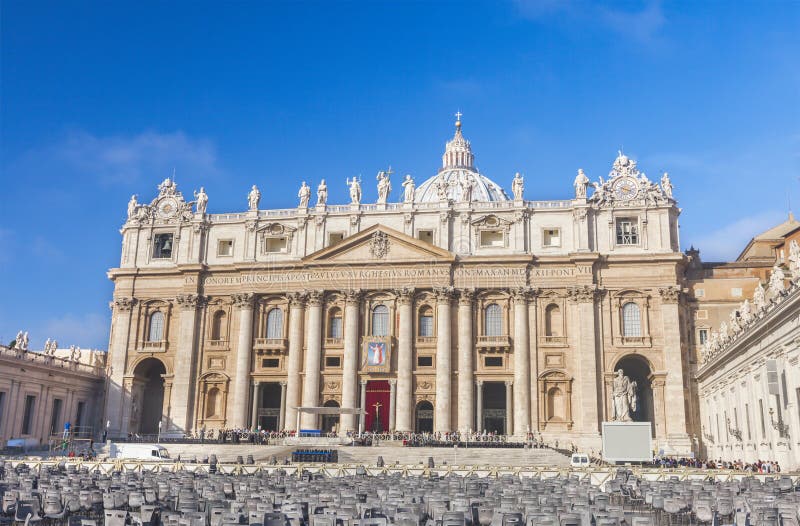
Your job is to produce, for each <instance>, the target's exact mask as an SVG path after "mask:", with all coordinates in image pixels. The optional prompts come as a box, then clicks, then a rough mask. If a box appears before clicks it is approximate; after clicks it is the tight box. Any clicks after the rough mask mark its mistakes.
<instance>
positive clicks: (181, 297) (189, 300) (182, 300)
mask: <svg viewBox="0 0 800 526" xmlns="http://www.w3.org/2000/svg"><path fill="white" fill-rule="evenodd" d="M204 301H205V298H204V297H203V296H200V295H198V294H178V295H177V296H175V303H177V304H178V307H179V308H180V309H182V310H194V309H196V308H197V307H199V306H201V305H202V304H203V302H204Z"/></svg>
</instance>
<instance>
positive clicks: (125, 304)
mask: <svg viewBox="0 0 800 526" xmlns="http://www.w3.org/2000/svg"><path fill="white" fill-rule="evenodd" d="M134 305H136V298H124V297H123V298H116V299H115V300H114V301H113V302H111V307H112V308H114V309H117V310H118V311H119V312H128V311H130V310H131V309H132V308H133V306H134Z"/></svg>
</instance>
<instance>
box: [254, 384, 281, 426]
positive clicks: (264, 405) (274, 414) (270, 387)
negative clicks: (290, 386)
mask: <svg viewBox="0 0 800 526" xmlns="http://www.w3.org/2000/svg"><path fill="white" fill-rule="evenodd" d="M260 389H261V392H260V393H259V394H260V396H259V402H260V403H259V404H258V425H259V426H261V429H263V430H266V431H280V429H278V425H279V424H280V416H281V384H279V383H276V382H269V383H266V384H261V386H260Z"/></svg>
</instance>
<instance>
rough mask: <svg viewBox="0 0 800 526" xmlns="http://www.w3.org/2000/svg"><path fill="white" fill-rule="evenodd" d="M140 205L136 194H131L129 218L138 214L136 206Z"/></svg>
mask: <svg viewBox="0 0 800 526" xmlns="http://www.w3.org/2000/svg"><path fill="white" fill-rule="evenodd" d="M137 206H139V202H138V201H137V200H136V194H133V195H132V196H131V200H130V201H128V219H130V218H132V217H133V216H134V215H135V214H136V207H137Z"/></svg>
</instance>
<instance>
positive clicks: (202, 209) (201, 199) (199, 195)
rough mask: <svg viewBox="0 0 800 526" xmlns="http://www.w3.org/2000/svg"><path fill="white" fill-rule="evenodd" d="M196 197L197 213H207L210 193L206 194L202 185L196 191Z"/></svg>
mask: <svg viewBox="0 0 800 526" xmlns="http://www.w3.org/2000/svg"><path fill="white" fill-rule="evenodd" d="M194 198H195V199H196V200H197V201H196V204H195V206H196V210H197V213H198V214H205V213H206V208H207V207H208V194H206V190H205V188H203V187H202V186H201V187H200V191H199V192H195V193H194Z"/></svg>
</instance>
